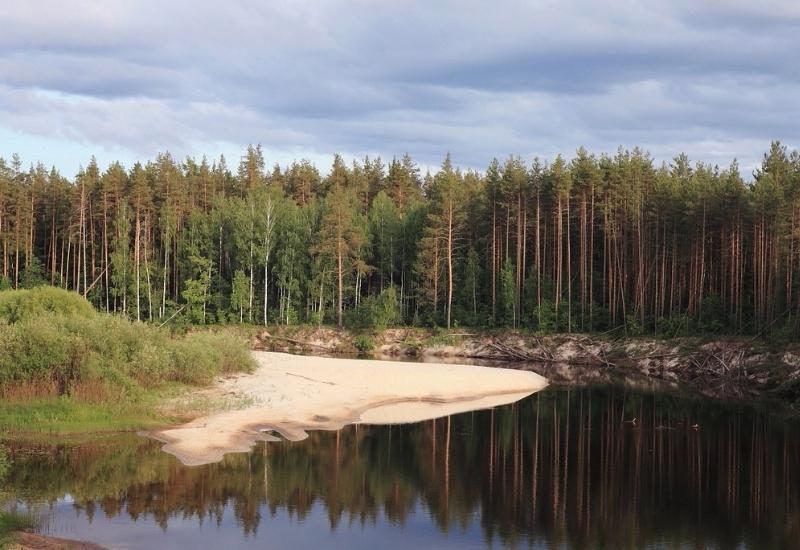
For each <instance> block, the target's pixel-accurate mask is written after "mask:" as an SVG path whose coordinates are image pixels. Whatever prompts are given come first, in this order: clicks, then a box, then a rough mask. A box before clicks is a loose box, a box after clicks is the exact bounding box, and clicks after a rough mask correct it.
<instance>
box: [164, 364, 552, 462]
mask: <svg viewBox="0 0 800 550" xmlns="http://www.w3.org/2000/svg"><path fill="white" fill-rule="evenodd" d="M253 353H254V355H255V358H256V360H257V361H258V364H259V367H258V369H257V370H256V371H255V372H254V373H253V374H244V375H241V376H237V377H235V378H232V379H230V380H226V381H225V382H223V383H221V384H220V386H219V388H218V390H219V391H220V392H221V393H222V394H227V395H231V394H233V395H236V396H239V397H243V398H245V399H248V400H250V401H252V403H253V404H252V405H251V406H249V407H248V408H246V409H243V410H236V411H227V412H222V413H218V414H214V415H211V416H205V417H202V418H198V419H195V420H193V421H192V422H189V423H188V424H185V425H183V426H179V427H177V428H171V429H166V430H160V431H157V432H154V433H151V434H148V435H151V436H152V437H155V438H157V439H159V440H161V441H164V443H165V445H164V450H165V451H166V452H168V453H172V454H174V455H175V456H177V457H178V458H179V459H180V460H181V461H182V462H183V463H184V464H188V465H196V464H205V463H208V462H216V461H218V460H221V459H222V457H223V456H224V455H225V453H229V452H242V451H247V450H249V449H250V447H251V446H252V445H253V444H254V443H255V442H256V441H259V440H274V439H275V436H274V435H272V434H269V433H265V430H266V431H273V432H276V433H279V434H281V435H283V436H284V437H286V438H287V439H290V440H298V439H303V438H304V437H306V433H305V430H317V429H323V430H335V429H339V428H341V427H342V426H345V425H347V424H353V423H363V424H399V423H404V422H415V421H420V420H426V419H430V418H437V417H440V416H446V415H450V414H455V413H459V412H465V411H469V410H475V409H483V408H488V407H493V406H497V405H504V404H507V403H513V402H514V401H517V400H519V399H522V398H523V397H525V396H527V395H530V394H531V393H533V392H536V391H538V390H541V389H542V388H544V387H545V386H546V385H547V381H546V380H545V379H544V378H542V377H541V376H539V375H537V374H534V373H532V372H525V371H516V370H510V369H497V368H488V367H477V366H474V365H451V364H438V363H424V364H421V363H400V362H393V361H367V360H353V359H329V358H323V357H305V356H298V355H288V354H283V353H270V352H253Z"/></svg>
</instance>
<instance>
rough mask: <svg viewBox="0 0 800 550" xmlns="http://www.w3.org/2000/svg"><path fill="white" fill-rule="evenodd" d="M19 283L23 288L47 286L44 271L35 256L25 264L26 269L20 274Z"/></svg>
mask: <svg viewBox="0 0 800 550" xmlns="http://www.w3.org/2000/svg"><path fill="white" fill-rule="evenodd" d="M19 282H20V286H21V287H22V288H35V287H37V286H41V285H43V284H45V280H44V269H43V267H42V262H41V260H39V258H37V257H36V256H33V257H31V259H30V260H29V261H28V262H26V263H25V267H24V268H23V270H22V272H21V273H20V274H19Z"/></svg>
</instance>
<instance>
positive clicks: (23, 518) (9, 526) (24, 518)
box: [0, 511, 36, 548]
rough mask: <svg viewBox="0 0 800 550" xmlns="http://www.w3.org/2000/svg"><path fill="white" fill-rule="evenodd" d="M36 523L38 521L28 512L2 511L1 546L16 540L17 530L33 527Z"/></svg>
mask: <svg viewBox="0 0 800 550" xmlns="http://www.w3.org/2000/svg"><path fill="white" fill-rule="evenodd" d="M35 525H36V521H35V520H34V519H33V517H31V516H29V515H27V514H19V513H16V512H3V511H0V548H5V547H6V545H9V544H11V543H12V542H14V534H15V533H16V532H17V531H22V530H23V529H32V528H33V527H34V526H35Z"/></svg>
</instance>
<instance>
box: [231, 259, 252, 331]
mask: <svg viewBox="0 0 800 550" xmlns="http://www.w3.org/2000/svg"><path fill="white" fill-rule="evenodd" d="M249 291H250V279H249V278H248V277H247V275H245V274H244V271H242V270H239V271H237V272H236V274H235V275H234V276H233V287H232V288H231V313H233V314H235V315H236V316H237V317H238V318H239V319H238V321H239V322H240V323H241V322H242V321H243V320H244V312H245V310H246V309H247V308H248V305H249V302H248V300H249Z"/></svg>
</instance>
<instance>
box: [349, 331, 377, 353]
mask: <svg viewBox="0 0 800 550" xmlns="http://www.w3.org/2000/svg"><path fill="white" fill-rule="evenodd" d="M353 347H355V348H356V349H357V350H358V351H359V352H361V353H366V352H368V351H372V350H373V349H374V348H375V342H374V341H373V340H372V338H370V337H369V336H367V335H366V334H359V335H358V336H356V337H355V338H353Z"/></svg>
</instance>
